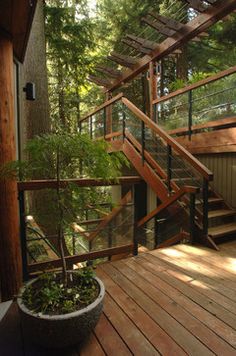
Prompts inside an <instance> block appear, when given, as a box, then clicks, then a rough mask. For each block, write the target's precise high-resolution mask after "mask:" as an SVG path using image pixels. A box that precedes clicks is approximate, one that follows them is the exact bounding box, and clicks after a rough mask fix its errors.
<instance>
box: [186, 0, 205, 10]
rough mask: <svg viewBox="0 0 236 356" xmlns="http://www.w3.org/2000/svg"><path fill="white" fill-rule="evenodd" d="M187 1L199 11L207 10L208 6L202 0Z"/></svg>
mask: <svg viewBox="0 0 236 356" xmlns="http://www.w3.org/2000/svg"><path fill="white" fill-rule="evenodd" d="M185 2H188V4H189V6H190V7H192V8H193V9H194V10H197V11H198V12H204V11H205V10H206V7H205V6H204V5H203V4H202V2H201V1H200V0H185Z"/></svg>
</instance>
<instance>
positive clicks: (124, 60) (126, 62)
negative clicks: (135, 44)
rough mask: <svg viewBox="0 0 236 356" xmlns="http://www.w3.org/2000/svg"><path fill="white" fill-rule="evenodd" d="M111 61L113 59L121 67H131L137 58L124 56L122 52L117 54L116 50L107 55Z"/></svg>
mask: <svg viewBox="0 0 236 356" xmlns="http://www.w3.org/2000/svg"><path fill="white" fill-rule="evenodd" d="M107 58H108V59H110V60H111V61H114V62H116V63H118V64H120V65H121V66H123V67H128V68H133V66H134V65H135V64H136V63H137V60H136V59H135V58H133V57H130V56H125V55H123V54H119V53H116V52H111V54H110V56H108V57H107Z"/></svg>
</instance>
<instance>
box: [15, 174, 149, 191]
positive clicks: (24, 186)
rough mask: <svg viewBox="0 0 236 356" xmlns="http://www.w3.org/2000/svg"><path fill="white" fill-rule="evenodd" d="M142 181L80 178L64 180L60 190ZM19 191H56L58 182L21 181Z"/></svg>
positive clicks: (137, 179) (54, 180)
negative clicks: (70, 186)
mask: <svg viewBox="0 0 236 356" xmlns="http://www.w3.org/2000/svg"><path fill="white" fill-rule="evenodd" d="M141 180H142V178H141V177H139V176H127V177H118V178H116V179H108V180H105V179H99V178H97V179H94V178H92V179H90V178H80V179H63V180H61V181H60V188H66V187H67V186H68V184H70V183H73V184H76V185H78V186H79V187H89V186H93V187H99V186H104V187H105V186H110V185H129V184H138V183H140V181H141ZM17 185H18V191H27V190H28V191H29V190H39V189H56V188H57V181H56V179H45V180H30V181H19V182H17Z"/></svg>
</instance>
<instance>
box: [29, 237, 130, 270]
mask: <svg viewBox="0 0 236 356" xmlns="http://www.w3.org/2000/svg"><path fill="white" fill-rule="evenodd" d="M132 251H133V244H129V245H122V246H119V247H112V248H107V249H104V250H100V251H93V252H90V253H84V254H82V255H74V256H66V262H67V263H69V264H76V263H79V262H84V261H90V260H95V259H97V258H104V257H109V256H113V255H118V254H120V253H126V252H132ZM60 267H61V259H60V258H58V259H57V260H53V261H47V262H39V263H33V264H30V265H29V266H28V271H29V273H35V272H40V271H42V272H43V271H46V270H48V269H55V268H60Z"/></svg>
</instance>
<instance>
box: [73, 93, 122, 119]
mask: <svg viewBox="0 0 236 356" xmlns="http://www.w3.org/2000/svg"><path fill="white" fill-rule="evenodd" d="M123 96H124V94H123V93H119V94H117V95H116V96H114V97H113V98H112V99H110V100H107V101H105V102H104V103H103V104H102V105H100V106H98V107H97V108H96V109H94V110H93V111H91V112H90V113H88V114H87V115H86V116H84V117H83V118H82V119H81V120H80V121H79V123H81V122H83V121H85V120H86V119H88V118H89V117H91V116H93V115H95V114H96V113H97V112H99V111H101V110H102V109H105V108H107V107H109V106H110V105H112V104H114V103H115V102H117V101H119V100H120V99H121V98H122V97H123Z"/></svg>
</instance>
